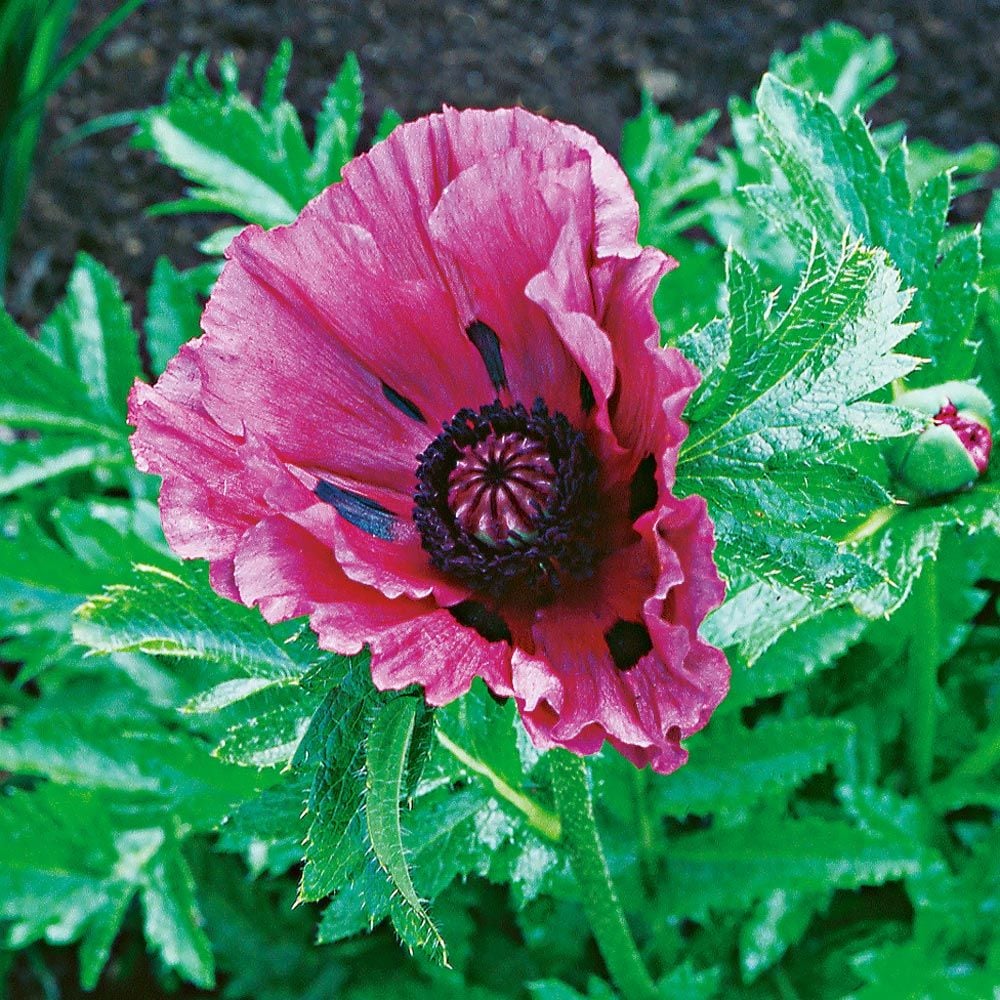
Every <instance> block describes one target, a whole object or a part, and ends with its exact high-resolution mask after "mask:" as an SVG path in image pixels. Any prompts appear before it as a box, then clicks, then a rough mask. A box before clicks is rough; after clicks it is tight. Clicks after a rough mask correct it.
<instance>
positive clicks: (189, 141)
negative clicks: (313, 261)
mask: <svg viewBox="0 0 1000 1000" xmlns="http://www.w3.org/2000/svg"><path fill="white" fill-rule="evenodd" d="M281 60H282V56H281V54H280V53H279V55H278V57H277V59H276V63H277V64H278V65H279V69H274V68H273V67H272V71H271V74H270V84H271V93H269V94H267V95H266V100H272V99H273V97H274V93H273V91H274V81H275V79H276V74H278V73H279V72H280V64H281ZM223 69H225V74H226V75H225V76H224V79H223V85H222V87H221V89H220V90H216V89H215V88H213V87H212V86H211V84H210V83H209V81H208V77H207V75H206V63H205V61H204V60H199V61H198V62H196V63H195V64H194V65H193V66H191V65H190V64H189V63H188V61H187V60H186V59H182V60H181V61H180V62H179V63H178V65H177V67H176V68H175V69H174V72H173V74H172V76H171V80H170V83H169V85H168V89H167V96H166V101H165V102H164V103H163V104H161V105H160V106H158V107H154V108H149V109H148V110H146V111H145V112H143V114H142V117H141V119H140V122H139V127H138V129H137V132H136V136H135V144H136V145H137V146H138V147H140V148H142V149H151V150H153V151H154V152H155V153H156V154H157V156H158V157H159V158H160V159H161V160H162V161H163V162H164V163H166V164H168V165H169V166H171V167H173V168H174V169H175V170H177V171H178V172H180V173H181V174H182V176H184V177H185V178H186V179H187V180H188V181H190V182H192V183H193V184H195V185H196V187H194V188H193V189H192V191H191V194H192V196H193V198H194V199H196V200H197V202H198V203H199V206H200V208H201V210H203V211H212V210H214V211H218V212H228V213H230V214H232V215H236V216H238V217H239V218H241V219H243V220H244V221H246V222H257V223H260V224H261V225H264V226H273V225H277V224H280V223H285V222H291V221H292V219H294V218H295V216H296V214H297V213H298V211H299V209H301V208H302V206H303V205H304V204H305V203H306V201H307V200H308V198H309V195H310V193H311V192H310V191H309V190H308V188H307V187H306V185H305V171H306V170H307V168H308V166H309V163H310V160H311V157H310V154H309V149H308V147H307V146H306V142H305V137H304V135H303V133H302V126H301V124H300V122H299V119H298V115H297V114H296V113H295V110H294V109H293V108H292V106H291V105H290V104H288V103H287V102H286V101H284V100H282V101H280V102H279V103H278V104H277V105H275V106H274V107H267V106H265V107H262V108H257V107H255V106H254V105H253V104H252V103H251V102H250V101H249V100H248V99H247V98H245V97H244V96H243V95H242V94H241V93H240V92H239V89H238V80H237V79H236V78H235V71H234V68H233V66H232V64H231V63H228V64H227V63H225V61H224V62H223V63H222V64H220V72H221V71H222V70H223Z"/></svg>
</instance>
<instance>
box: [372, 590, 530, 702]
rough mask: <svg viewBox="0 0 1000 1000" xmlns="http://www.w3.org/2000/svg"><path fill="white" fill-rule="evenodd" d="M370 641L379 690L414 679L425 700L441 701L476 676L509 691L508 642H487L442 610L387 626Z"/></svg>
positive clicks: (493, 688)
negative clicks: (422, 691) (421, 689)
mask: <svg viewBox="0 0 1000 1000" xmlns="http://www.w3.org/2000/svg"><path fill="white" fill-rule="evenodd" d="M371 645H372V680H374V681H375V686H376V687H377V688H379V689H381V690H383V691H385V690H399V689H400V688H404V687H408V686H409V685H410V684H419V685H420V686H421V687H422V688H423V689H424V694H425V696H426V698H427V701H428V702H429V703H430V704H432V705H446V704H447V703H448V702H450V701H454V700H455V699H456V698H457V697H459V696H460V695H463V694H465V692H466V691H468V690H469V686H470V685H471V684H472V681H473V678H475V677H482V678H483V680H484V681H486V683H487V685H488V686H489V688H490V690H491V691H493V693H494V694H497V695H500V696H505V695H510V694H512V693H513V690H512V688H511V680H510V655H511V654H510V646H508V645H507V643H505V642H487V641H486V640H485V639H483V638H482V637H481V636H480V635H478V634H477V633H476V632H474V631H473V630H472V629H470V628H465V627H464V626H462V625H459V624H458V623H457V622H456V621H455V619H454V618H453V617H452V616H451V615H450V614H449V613H448V612H447V611H441V610H439V611H434V612H431V613H430V614H425V615H421V616H420V617H417V618H413V619H411V620H410V621H408V622H403V623H401V624H399V625H398V626H395V627H393V628H388V629H386V630H385V631H384V632H382V633H380V634H379V635H377V636H375V637H374V638H373V639H372V641H371Z"/></svg>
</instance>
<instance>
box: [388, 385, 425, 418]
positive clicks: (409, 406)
mask: <svg viewBox="0 0 1000 1000" xmlns="http://www.w3.org/2000/svg"><path fill="white" fill-rule="evenodd" d="M382 395H383V396H385V398H386V399H388V400H389V402H390V403H392V405H393V406H395V407H396V409H397V410H399V411H400V412H401V413H405V414H406V415H407V416H408V417H410V418H411V419H413V420H419V421H420V422H421V423H422V424H426V423H427V418H426V417H425V416H424V415H423V414H422V413H421V412H420V407H419V406H417V404H416V403H413V402H411V401H410V400H408V399H407V398H406V397H405V396H401V395H400V394H399V393H398V392H396V390H395V389H393V387H392V386H391V385H386V384H385V382H383V383H382Z"/></svg>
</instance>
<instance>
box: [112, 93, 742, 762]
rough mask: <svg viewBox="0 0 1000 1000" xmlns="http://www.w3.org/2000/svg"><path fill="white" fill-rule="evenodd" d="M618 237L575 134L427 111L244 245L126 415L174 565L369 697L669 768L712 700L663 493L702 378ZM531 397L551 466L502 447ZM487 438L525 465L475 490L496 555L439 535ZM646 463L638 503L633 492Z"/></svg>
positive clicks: (620, 181)
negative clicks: (309, 632)
mask: <svg viewBox="0 0 1000 1000" xmlns="http://www.w3.org/2000/svg"><path fill="white" fill-rule="evenodd" d="M637 227H638V210H637V207H636V203H635V199H634V198H633V197H632V195H631V192H630V191H629V188H628V183H627V181H626V179H625V176H624V174H623V173H622V172H621V170H620V168H619V167H618V166H617V165H616V164H615V162H614V161H613V159H612V158H611V157H610V156H609V155H608V154H607V153H606V152H605V151H604V150H603V149H601V147H600V146H599V145H598V144H597V143H596V142H595V141H594V140H593V139H592V138H591V137H589V136H586V135H585V134H584V133H582V132H580V131H579V130H577V129H574V128H572V127H570V126H564V125H560V124H558V123H553V122H548V121H546V120H545V119H543V118H540V117H538V116H536V115H532V114H530V113H528V112H526V111H522V110H519V109H514V110H502V111H496V112H486V111H469V112H459V111H454V110H452V109H446V110H445V112H444V113H443V114H440V115H433V116H430V117H428V118H425V119H422V120H420V121H418V122H414V123H412V124H410V125H405V126H402V127H401V128H399V129H397V130H396V131H395V132H394V133H393V135H392V136H390V137H389V138H388V139H387V140H385V141H384V142H381V143H379V144H377V145H376V147H375V148H374V149H373V150H372V151H371V153H370V154H367V155H365V156H363V157H360V158H358V159H357V160H356V161H354V162H353V163H351V164H349V165H348V166H347V167H346V168H345V170H344V172H343V181H342V182H341V183H339V184H336V185H334V186H332V187H331V188H329V189H327V190H326V191H324V192H322V193H321V194H320V195H319V196H318V197H317V198H316V199H314V200H313V202H311V203H310V204H309V205H308V206H307V207H306V209H305V210H304V211H303V212H302V214H301V216H300V217H299V219H298V220H296V221H295V222H294V223H293V224H291V225H289V226H287V227H281V228H278V229H275V230H272V231H270V232H263V231H262V230H260V229H258V228H255V227H251V228H249V229H248V230H246V231H244V233H243V234H242V235H241V236H239V237H238V238H237V239H236V240H235V241H234V242H233V244H232V245H231V247H230V250H229V254H228V256H229V261H228V263H227V264H226V266H225V268H224V271H223V274H222V276H221V277H220V279H219V282H218V284H217V286H216V289H215V291H214V293H213V295H212V298H211V301H210V303H209V306H208V308H207V309H206V313H205V317H204V324H203V325H204V330H205V335H204V336H203V337H202V338H200V339H199V340H197V341H194V342H192V343H191V344H189V345H186V346H185V347H184V348H183V349H182V350H181V352H180V354H179V355H178V357H177V358H175V359H174V361H173V362H171V364H170V365H169V366H168V368H167V370H166V372H165V373H164V374H163V376H162V377H161V378H160V381H159V382H158V383H157V385H156V386H155V387H149V386H144V385H137V386H136V388H135V390H134V391H133V394H132V397H131V400H130V411H129V412H130V419H131V421H132V422H133V423H134V424H135V425H136V428H137V429H136V433H135V434H134V436H133V438H132V443H133V448H134V451H135V455H136V461H137V464H138V465H139V467H140V468H141V469H143V470H145V471H149V472H153V473H156V474H158V475H161V476H163V478H164V484H163V489H162V493H161V510H162V516H163V522H164V528H165V531H166V533H167V537H168V539H169V541H170V543H171V545H172V546H173V547H174V548H175V549H176V550H177V551H178V552H179V553H180V554H181V555H183V556H185V557H205V558H208V559H209V560H210V561H211V569H210V578H211V581H212V585H213V586H214V587H215V588H216V589H217V590H218V591H219V593H222V594H224V595H226V596H227V597H230V598H233V599H239V600H241V601H243V602H244V603H246V604H248V605H255V606H258V607H259V608H260V609H261V611H262V613H263V614H264V615H265V617H267V619H268V620H270V621H279V620H284V619H287V618H294V617H299V616H303V615H305V616H308V618H309V620H310V623H311V625H312V628H313V629H314V631H315V632H316V634H317V636H318V637H319V643H320V645H321V646H322V647H323V648H325V649H331V650H335V651H338V652H342V653H357V652H359V651H361V650H362V649H364V648H365V647H368V648H369V649H370V650H371V662H372V676H373V679H374V681H375V683H376V685H378V686H379V687H380V688H384V689H399V688H404V687H407V686H409V685H411V684H417V685H420V686H422V687H423V689H424V691H425V694H426V697H427V700H428V701H429V702H430V703H432V704H435V705H440V704H444V703H446V702H448V701H451V700H452V699H454V698H456V697H459V696H460V695H461V694H462V693H463V692H465V691H466V690H467V689H468V687H469V685H470V683H471V681H472V679H473V678H474V677H476V676H481V677H483V678H484V680H485V681H486V683H487V684H488V685H489V687H490V688H491V689H492V690H493V691H494V692H495V693H497V694H498V695H501V696H513V697H514V698H515V699H516V701H517V704H518V707H519V709H520V712H521V715H522V718H523V719H524V724H525V727H526V728H527V731H528V732H529V733H530V735H531V737H532V739H534V740H535V742H536V743H537V744H538V745H539V746H555V745H559V746H564V747H567V748H569V749H570V750H573V751H575V752H577V753H592V752H595V751H596V750H598V749H599V748H600V747H601V746H602V745H603V744H605V743H610V744H611V745H612V746H614V747H616V748H617V749H618V750H619V751H620V752H621V753H622V754H624V755H625V756H626V757H628V759H630V760H631V761H633V762H634V763H635V764H636V765H637V766H640V767H642V766H645V765H647V764H649V765H651V766H652V767H653V768H655V769H656V770H658V771H661V772H664V773H666V772H669V771H671V770H673V769H674V768H676V767H677V766H679V765H680V764H681V763H682V762H683V760H684V758H685V751H684V749H683V747H682V746H681V740H682V738H683V737H684V736H686V735H688V734H689V733H691V732H694V731H695V730H697V729H698V728H699V727H701V726H703V725H704V724H705V722H706V721H707V719H708V716H709V715H710V713H711V711H712V710H713V708H714V707H715V706H716V705H717V704H718V701H719V700H720V699H721V697H722V696H723V694H724V693H725V690H726V685H727V682H728V667H727V666H726V663H725V659H724V658H723V656H722V654H721V652H719V651H718V650H716V649H713V648H712V647H710V646H708V645H707V644H705V643H704V642H702V641H701V640H700V639H699V637H698V627H699V625H700V624H701V622H702V620H703V618H704V616H705V614H706V613H707V612H708V611H709V610H711V608H713V607H714V606H715V605H716V604H718V602H719V601H720V600H721V598H722V592H723V588H722V583H721V581H720V579H719V577H718V574H717V573H716V570H715V567H714V564H713V560H712V549H713V537H712V525H711V522H710V521H709V519H708V517H707V514H706V511H705V505H704V502H703V501H701V500H700V499H698V498H687V499H684V500H677V499H675V498H674V497H672V496H671V494H670V489H671V487H672V484H673V482H674V475H675V467H676V463H677V457H678V450H679V447H680V444H681V442H682V441H683V439H684V435H685V434H686V426H685V424H684V422H683V419H682V411H683V408H684V405H685V403H686V401H687V399H688V397H689V396H690V393H691V392H692V391H693V388H694V386H695V385H696V383H697V372H696V371H695V370H694V368H693V367H692V366H691V365H690V364H688V363H687V362H686V361H685V360H684V359H683V358H682V357H681V356H680V354H679V353H677V352H676V351H673V350H667V351H664V350H660V348H659V346H658V340H659V330H658V326H657V323H656V319H655V317H654V315H653V312H652V307H651V300H652V295H653V292H654V291H655V288H656V284H657V282H658V281H659V279H660V277H661V276H662V274H663V273H664V272H665V271H666V270H667V269H669V267H670V266H671V265H672V263H673V262H672V261H670V260H669V258H666V257H665V256H664V255H663V254H661V253H659V251H655V250H650V249H646V250H642V249H641V248H640V247H639V246H638V245H637V244H636V242H635V237H636V233H637ZM473 324H480V325H473ZM536 398H537V399H538V401H539V405H538V407H537V409H533V410H532V415H531V417H530V419H531V420H532V421H541V420H542V419H543V416H544V419H545V420H549V421H550V424H551V428H552V434H553V437H551V438H546V442H547V443H546V444H545V445H544V447H543V452H544V450H545V449H548V455H547V457H546V455H545V454H542V455H541V457H539V456H538V455H535V451H537V450H538V448H539V447H542V446H541V445H539V444H538V442H539V441H541V440H542V436H543V435H542V434H541V432H540V431H539V430H538V426H539V425H538V424H537V423H533V424H531V427H532V428H533V429H532V431H531V433H532V435H533V437H532V440H531V442H530V447H529V445H528V444H525V441H527V439H523V440H521V439H518V438H517V434H519V433H520V431H517V433H515V431H516V428H517V427H518V426H520V425H518V424H517V421H525V423H524V424H523V426H524V427H525V428H526V427H528V426H529V425H528V423H527V422H526V421H528V419H529V417H528V413H527V411H526V410H524V409H520V408H517V407H514V406H513V403H514V402H515V401H516V402H520V403H524V404H526V405H527V407H529V408H530V407H533V406H534V404H535V401H536ZM466 408H468V409H466ZM470 410H471V411H472V413H473V415H472V416H469V415H468V414H469V413H470ZM487 411H488V414H487ZM557 418H558V419H557ZM559 421H562V423H561V424H560V423H559ZM443 423H447V424H448V427H447V428H446V429H444V430H442V424H443ZM504 425H506V429H501V428H502V427H503V426H504ZM511 428H514V430H512V429H511ZM470 436H471V437H470ZM497 436H499V437H500V438H501V439H502V440H503V444H502V448H505V449H511V448H513V449H515V452H516V455H515V454H514V453H513V452H512V453H509V454H508V453H507V452H502V453H501V452H497V453H496V455H494V457H493V459H491V461H493V462H494V464H495V465H496V466H497V467H501V466H502V468H503V469H506V470H507V472H509V473H510V479H509V481H507V482H500V479H502V477H499V478H498V476H499V473H498V472H497V469H496V468H493V470H492V472H491V473H490V475H491V476H492V477H493V478H492V479H491V480H490V482H491V483H492V484H493V485H492V486H490V489H492V490H494V493H493V494H492V496H493V497H497V496H499V494H500V492H501V490H502V491H503V498H504V499H503V503H504V504H506V505H508V508H509V509H507V514H508V515H510V517H511V518H513V519H514V520H513V521H512V522H511V523H515V522H516V523H517V524H518V525H521V526H522V527H523V531H521V532H520V533H519V534H518V536H517V542H516V545H517V548H516V549H515V550H514V551H508V550H503V551H500V549H498V548H497V546H498V545H499V543H501V542H503V541H506V539H501V538H500V537H499V536H494V535H490V534H489V533H487V534H486V535H485V536H477V537H473V536H472V534H471V532H472V529H469V532H468V533H467V534H466V536H465V537H462V538H459V537H457V536H456V534H455V531H454V523H455V522H454V521H453V520H452V519H451V515H450V514H449V511H448V507H449V506H450V507H451V512H452V514H453V513H455V504H457V503H458V501H457V500H455V496H456V495H457V493H455V492H454V491H457V490H459V486H456V485H455V481H454V479H453V476H454V474H455V467H454V462H455V461H458V459H456V458H455V457H454V456H455V454H458V455H459V456H461V455H465V456H466V458H465V459H462V460H463V461H465V460H470V459H468V454H467V453H468V449H470V448H473V447H478V446H479V445H480V444H482V443H483V442H484V441H487V440H489V441H491V442H492V443H491V444H490V447H491V448H492V447H497V448H500V447H501V445H498V444H497V442H496V440H494V438H496V437H497ZM519 441H520V443H518V442H519ZM512 442H513V443H512ZM425 449H426V451H425ZM449 449H451V450H449ZM517 449H521V450H520V451H517ZM490 454H493V453H492V452H491V453H490ZM418 456H422V457H420V458H419V459H418ZM515 457H516V458H517V461H516V462H515V461H514V458H515ZM647 458H653V459H655V467H656V480H655V484H650V483H648V482H645V481H644V480H642V479H636V478H635V476H636V471H637V470H640V469H641V471H642V475H643V476H645V475H646V469H647V468H648V467H649V466H648V463H646V459H647ZM550 460H551V461H550ZM418 461H419V462H421V463H423V464H422V465H421V467H420V471H419V473H418ZM470 461H471V460H470ZM517 462H521V463H522V464H521V465H518V464H517ZM448 463H452V464H448ZM545 463H549V464H548V465H546V464H545ZM642 463H646V464H645V465H643V464H642ZM470 468H471V467H470ZM510 470H514V471H513V472H511V471H510ZM505 474H507V473H505ZM557 474H558V476H560V477H562V478H560V479H558V480H554V477H556V476H557ZM418 475H419V477H420V490H419V491H417V489H416V487H417V480H418ZM470 481H471V480H470ZM554 481H557V482H558V483H559V484H560V485H559V487H558V490H559V491H562V492H561V493H557V491H556V489H555V486H554V485H553V483H554ZM498 483H499V485H498ZM633 486H638V490H637V491H636V496H638V497H640V498H641V500H642V503H641V504H639V505H638V506H637V507H636V508H635V509H634V510H633V509H631V504H630V502H629V501H630V494H631V493H632V488H633ZM654 486H655V493H656V494H657V496H656V501H655V503H653V502H652V500H650V498H649V495H648V494H649V493H650V491H651V490H652V489H653V487H654ZM463 488H464V487H463ZM470 488H471V487H470ZM475 488H478V487H475ZM526 490H527V493H526V492H525V491H526ZM546 491H548V492H546ZM528 495H531V496H536V500H535V502H534V505H533V506H532V505H529V504H528V503H527V501H526V500H525V496H528ZM553 495H557V496H561V497H562V498H563V499H564V500H565V503H564V505H563V506H559V505H558V503H553V504H550V498H551V497H552V496H553ZM538 496H541V497H544V498H545V500H544V503H543V502H542V501H541V500H537V497H538ZM466 499H468V498H466ZM480 501H481V496H480V497H478V498H475V503H479V502H480ZM463 502H464V501H463ZM482 502H483V503H493V504H498V503H499V501H498V500H495V499H494V500H488V501H485V500H484V501H482ZM650 503H652V507H649V504H650ZM415 507H416V510H417V514H416V517H415V515H414V509H415ZM515 508H516V509H515ZM644 508H648V509H646V510H645V513H642V510H643V509H644ZM595 515H596V516H595ZM491 516H492V517H494V518H498V517H499V514H497V513H495V512H494V513H493V514H492V515H491ZM545 518H549V519H550V521H551V522H555V521H558V522H559V523H558V524H555V523H549V522H546V521H545V520H544V519H545ZM536 528H537V529H538V530H537V531H535V530H534V529H536ZM553 539H555V541H552V540H553ZM556 543H558V546H561V547H559V548H552V546H553V545H556ZM546 546H549V547H548V548H547V547H546ZM501 548H502V547H501ZM553 553H555V554H553ZM519 559H520V560H522V562H523V564H524V565H523V566H519V565H518V560H519ZM435 567H440V569H437V568H435ZM525 567H526V568H527V569H530V570H531V574H533V575H529V574H522V573H521V570H522V569H524V568H525ZM446 574H447V575H446ZM527 579H530V580H532V581H535V580H538V581H540V584H539V586H544V587H545V588H546V593H545V597H544V599H543V598H542V597H541V596H540V595H539V594H536V593H535V591H534V584H533V583H532V584H531V585H528V584H525V583H524V582H523V581H524V580H527ZM456 580H462V581H467V582H468V585H465V584H460V583H456V582H455V581H456ZM466 601H471V602H476V604H479V605H481V606H480V607H479V608H476V607H475V605H474V604H472V605H467V606H465V607H463V608H461V609H459V608H457V605H458V604H459V603H464V602H466ZM449 607H451V608H454V609H455V614H452V612H451V611H449V610H448V608H449ZM470 609H471V610H470ZM470 615H471V616H472V617H473V618H475V624H476V626H477V628H479V629H481V631H482V633H485V634H489V635H493V636H495V637H498V636H502V637H503V640H502V641H496V642H491V641H488V640H487V639H486V638H484V637H483V634H481V633H480V631H476V630H475V629H474V628H472V627H470V626H471V619H470ZM459 619H461V621H465V622H467V623H468V624H466V625H463V624H461V623H460V621H459ZM644 629H645V631H644ZM646 632H648V641H647V638H646ZM647 650H648V651H647ZM636 658H637V659H636Z"/></svg>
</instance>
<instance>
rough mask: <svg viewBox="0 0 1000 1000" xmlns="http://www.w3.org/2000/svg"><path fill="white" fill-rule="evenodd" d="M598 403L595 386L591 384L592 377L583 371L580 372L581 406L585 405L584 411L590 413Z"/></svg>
mask: <svg viewBox="0 0 1000 1000" xmlns="http://www.w3.org/2000/svg"><path fill="white" fill-rule="evenodd" d="M596 405H597V399H596V398H595V397H594V387H593V386H592V385H591V384H590V379H588V378H587V376H586V375H584V374H583V372H580V406H582V407H583V412H584V413H590V411H591V410H592V409H593V408H594V407H595V406H596Z"/></svg>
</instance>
